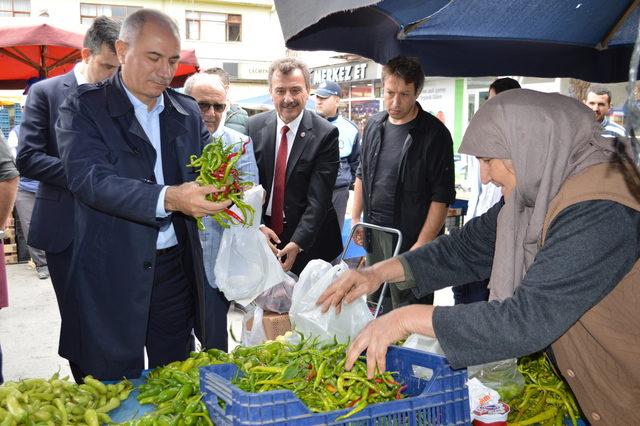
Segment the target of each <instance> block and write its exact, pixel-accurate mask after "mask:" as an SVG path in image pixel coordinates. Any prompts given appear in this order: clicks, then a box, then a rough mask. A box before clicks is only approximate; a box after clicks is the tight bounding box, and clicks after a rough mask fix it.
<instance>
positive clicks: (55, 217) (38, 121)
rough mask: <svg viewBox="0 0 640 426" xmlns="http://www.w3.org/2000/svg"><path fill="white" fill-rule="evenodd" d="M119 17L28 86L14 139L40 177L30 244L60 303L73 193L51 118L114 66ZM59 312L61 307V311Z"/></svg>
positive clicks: (97, 25)
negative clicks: (51, 73) (74, 56)
mask: <svg viewBox="0 0 640 426" xmlns="http://www.w3.org/2000/svg"><path fill="white" fill-rule="evenodd" d="M119 31H120V23H118V22H117V21H115V20H113V19H111V18H107V17H106V16H100V17H97V18H96V19H95V21H94V22H93V25H91V28H89V30H88V31H87V34H86V35H85V38H84V44H83V45H84V47H83V48H82V51H81V55H82V61H81V62H79V63H78V64H76V66H75V67H74V68H73V70H72V71H70V72H68V73H67V74H64V75H61V76H58V77H54V78H50V79H47V80H43V81H40V82H38V83H36V84H34V85H33V86H31V87H30V88H29V96H28V97H27V102H26V104H25V110H24V116H23V120H22V125H21V126H20V134H19V141H18V153H17V158H16V163H17V166H18V170H19V171H20V175H21V176H22V177H27V178H30V179H34V180H38V181H40V186H39V188H38V192H37V194H36V201H35V204H34V207H33V213H32V216H31V226H30V230H29V236H28V241H29V246H32V247H35V248H38V249H42V250H44V251H45V254H46V257H47V265H48V267H49V272H50V274H51V282H52V283H53V288H54V290H55V292H56V298H57V299H58V306H59V307H61V306H62V297H63V295H64V285H65V282H66V281H67V274H68V271H69V262H70V261H71V251H72V242H73V221H74V220H73V218H74V216H73V195H72V194H71V193H70V192H69V189H68V186H67V180H66V177H65V174H64V169H63V166H62V162H61V161H60V155H59V152H58V140H57V138H56V132H55V124H56V120H57V119H58V115H59V109H60V105H62V102H63V101H64V100H65V99H66V97H67V95H68V94H69V93H71V92H72V91H73V90H74V89H75V88H76V87H78V86H79V85H81V84H85V83H96V82H98V81H100V80H104V79H105V78H107V77H109V76H110V75H111V74H113V72H114V71H115V70H116V69H117V67H118V65H119V62H118V58H117V57H116V50H115V49H116V48H115V42H116V39H117V38H118V32H119ZM60 314H61V315H62V312H61V313H60Z"/></svg>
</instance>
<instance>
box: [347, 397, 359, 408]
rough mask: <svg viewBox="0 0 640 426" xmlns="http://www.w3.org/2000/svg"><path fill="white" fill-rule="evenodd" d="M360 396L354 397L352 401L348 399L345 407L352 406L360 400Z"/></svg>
mask: <svg viewBox="0 0 640 426" xmlns="http://www.w3.org/2000/svg"><path fill="white" fill-rule="evenodd" d="M360 399H361V398H358V399H354V400H353V401H349V403H348V404H347V407H353V406H354V405H356V404H357V403H358V401H360Z"/></svg>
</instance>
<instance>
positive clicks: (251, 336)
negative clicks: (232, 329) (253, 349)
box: [240, 305, 267, 346]
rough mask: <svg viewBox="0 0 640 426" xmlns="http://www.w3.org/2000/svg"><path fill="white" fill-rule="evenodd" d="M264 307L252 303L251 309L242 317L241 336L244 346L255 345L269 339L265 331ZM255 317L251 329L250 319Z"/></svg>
mask: <svg viewBox="0 0 640 426" xmlns="http://www.w3.org/2000/svg"><path fill="white" fill-rule="evenodd" d="M262 315H263V311H262V308H260V307H259V306H254V305H250V309H248V310H247V312H246V313H245V314H244V315H243V317H242V337H241V338H240V340H241V342H242V346H255V345H259V344H260V343H263V342H265V341H266V340H267V334H266V333H265V331H264V324H263V323H262ZM252 318H253V321H252V324H251V329H249V328H248V327H249V321H250V320H251V319H252Z"/></svg>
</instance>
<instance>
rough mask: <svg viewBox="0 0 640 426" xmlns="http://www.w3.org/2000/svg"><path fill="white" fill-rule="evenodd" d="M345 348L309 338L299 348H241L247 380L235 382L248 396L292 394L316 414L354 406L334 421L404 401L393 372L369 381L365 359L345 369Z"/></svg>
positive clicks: (286, 345)
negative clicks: (278, 392) (279, 391)
mask: <svg viewBox="0 0 640 426" xmlns="http://www.w3.org/2000/svg"><path fill="white" fill-rule="evenodd" d="M346 349H347V345H345V344H338V343H336V342H334V343H330V344H324V345H323V344H318V343H317V342H316V340H305V339H301V341H300V342H299V343H298V344H291V343H286V342H284V343H283V342H279V341H275V342H268V343H264V344H262V345H260V346H256V347H252V348H243V347H238V348H236V350H235V351H233V356H234V358H235V360H236V364H238V367H240V369H241V370H242V371H243V372H244V376H243V377H236V378H235V379H234V380H233V381H232V383H234V384H235V385H237V386H238V387H239V388H240V389H242V390H244V391H247V392H264V391H269V390H275V389H286V390H290V391H292V392H293V393H294V394H295V395H296V396H297V397H298V398H300V400H301V401H302V402H303V403H304V404H305V405H306V406H307V407H308V408H309V409H310V410H311V411H313V412H327V411H334V410H340V409H344V408H351V410H350V411H349V412H347V413H346V414H345V415H343V416H340V417H338V418H337V419H336V420H342V419H345V418H348V417H350V416H352V415H354V414H356V413H358V412H360V411H362V410H364V408H365V407H367V405H369V404H376V403H379V402H387V401H393V400H396V399H401V398H403V397H404V395H403V394H402V391H403V390H404V389H405V387H404V386H403V385H402V384H400V383H398V382H397V381H396V380H395V379H394V378H393V375H392V374H391V373H389V372H386V373H384V374H377V375H376V376H375V377H374V379H373V380H369V379H367V367H366V363H365V362H364V361H362V360H357V361H356V363H355V365H354V367H353V368H352V370H351V371H349V372H347V371H345V370H344V364H345V362H346ZM240 360H243V362H240V363H239V362H238V361H240Z"/></svg>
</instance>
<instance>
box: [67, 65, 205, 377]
mask: <svg viewBox="0 0 640 426" xmlns="http://www.w3.org/2000/svg"><path fill="white" fill-rule="evenodd" d="M163 96H164V111H163V112H162V113H161V114H160V133H161V137H162V144H163V167H164V175H165V180H166V179H167V176H168V175H167V169H168V165H167V164H165V161H167V158H168V156H167V155H164V147H165V146H167V147H169V148H170V149H171V151H170V152H171V156H169V157H173V159H174V160H175V163H174V164H170V168H171V169H172V170H175V173H174V176H173V177H172V180H174V181H175V182H167V184H169V183H182V182H187V181H193V180H195V177H196V176H195V172H194V170H193V169H192V168H188V167H186V164H188V163H189V156H190V155H192V154H195V155H199V154H200V153H201V152H202V148H203V146H204V144H206V143H207V142H208V141H209V132H208V131H207V129H206V127H205V126H204V123H203V121H202V119H201V117H200V111H199V109H198V106H197V104H196V103H195V101H194V100H193V99H192V98H190V97H188V96H185V95H182V94H179V93H177V92H174V91H172V90H167V91H165V92H164V94H163ZM56 132H57V135H58V144H59V147H60V154H61V158H62V162H63V165H64V168H65V171H66V174H67V179H68V182H69V188H70V190H71V192H73V194H74V195H75V213H76V215H75V228H74V233H75V240H74V250H73V252H74V254H73V259H72V263H71V272H70V278H69V284H68V294H67V295H66V297H65V303H66V306H65V318H63V322H62V330H61V338H60V354H61V355H62V356H64V357H65V358H68V359H69V360H71V361H73V362H75V363H77V364H78V365H79V366H80V368H81V369H82V370H84V371H85V372H87V373H90V374H93V375H95V376H97V377H99V378H101V379H118V378H120V377H123V376H127V377H138V376H139V374H140V372H141V370H142V368H143V365H142V361H143V357H142V353H143V348H144V345H145V337H146V333H147V319H148V315H149V305H150V298H151V289H152V284H153V279H154V269H155V257H156V240H157V237H158V231H159V227H160V224H161V222H160V220H158V219H157V218H156V204H157V200H158V197H159V194H160V191H161V189H162V185H158V184H156V183H155V177H154V162H155V157H156V152H155V150H154V148H153V146H152V145H151V143H150V142H149V140H148V138H147V136H146V134H145V132H144V130H143V128H142V127H141V126H140V124H139V122H138V120H137V119H136V117H135V112H134V109H133V106H132V104H131V102H130V100H129V98H128V97H127V94H126V93H125V91H124V88H123V86H122V82H121V79H120V76H119V72H118V73H116V74H114V76H113V77H111V78H110V79H108V80H105V81H104V82H101V83H97V84H92V85H83V86H80V87H79V88H78V89H77V90H76V91H75V92H74V93H72V94H71V95H70V96H69V97H68V98H67V100H66V101H65V102H64V104H63V105H62V107H61V110H60V118H59V119H58V122H57V125H56ZM171 216H172V222H173V224H174V227H175V230H176V236H177V237H178V242H179V244H180V246H182V248H183V253H184V256H183V264H184V266H185V272H186V274H187V278H188V279H189V280H190V281H191V282H192V283H193V284H194V286H195V287H196V290H197V294H198V296H199V297H198V305H199V306H198V308H199V309H200V312H202V310H203V309H204V302H203V298H202V292H203V291H204V287H203V286H204V284H205V279H204V267H203V263H202V249H201V246H200V242H199V239H198V231H197V228H196V223H195V220H194V219H193V218H190V217H187V216H184V215H182V214H178V213H173V214H172V215H171ZM203 317H204V315H201V318H203Z"/></svg>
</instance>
